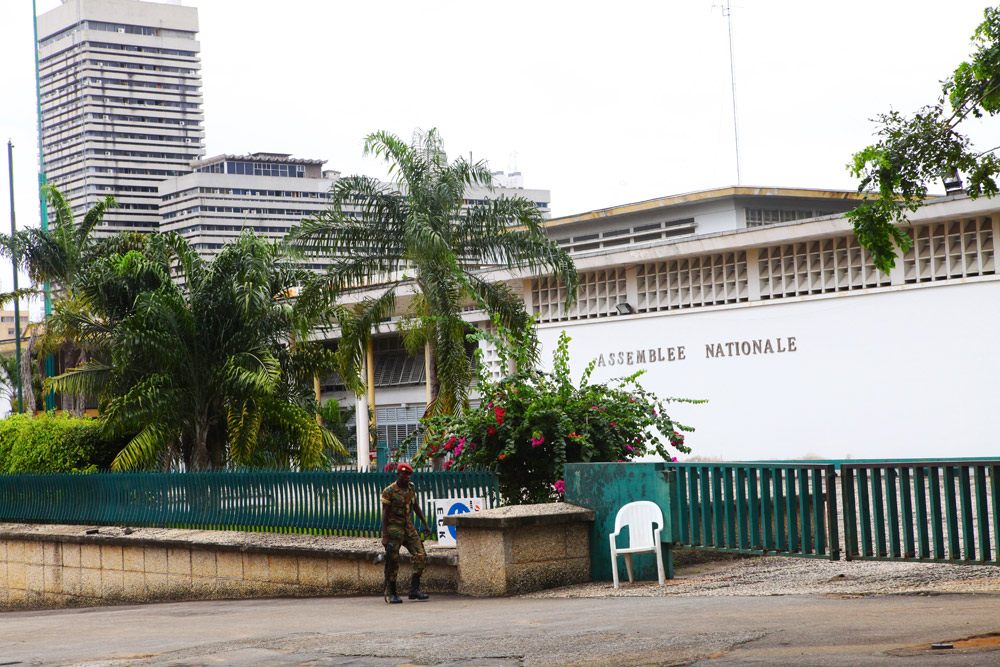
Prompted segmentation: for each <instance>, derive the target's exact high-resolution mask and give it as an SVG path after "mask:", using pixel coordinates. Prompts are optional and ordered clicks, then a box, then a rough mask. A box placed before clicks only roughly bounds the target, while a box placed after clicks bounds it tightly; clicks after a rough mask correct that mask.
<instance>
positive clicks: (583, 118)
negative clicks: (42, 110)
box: [0, 0, 1000, 290]
mask: <svg viewBox="0 0 1000 667" xmlns="http://www.w3.org/2000/svg"><path fill="white" fill-rule="evenodd" d="M719 1H720V0H716V2H719ZM58 4H59V1H58V0H38V10H39V12H40V13H41V12H44V11H46V10H48V9H50V8H52V7H55V6H57V5H58ZM183 4H185V5H189V6H195V7H197V8H198V9H199V16H200V23H201V33H200V35H199V39H200V42H201V53H202V75H203V83H204V89H203V90H204V100H205V127H206V141H207V154H208V155H215V154H219V153H247V152H253V151H275V152H285V153H292V154H294V155H296V156H298V157H306V158H320V159H325V160H327V165H326V167H327V168H328V169H336V170H338V171H341V172H343V173H345V174H349V173H367V174H371V175H374V176H382V175H384V172H383V171H382V169H381V167H380V165H379V164H378V163H376V162H374V161H373V160H371V159H364V158H363V157H362V155H361V147H362V142H363V138H364V136H365V135H366V134H367V133H369V132H372V131H375V130H388V131H391V132H394V133H396V134H399V135H400V136H402V137H404V138H408V137H409V136H410V135H411V133H412V131H413V130H414V128H417V127H420V128H424V129H428V128H431V127H437V128H438V129H439V130H440V131H441V133H442V135H443V137H444V140H445V147H446V149H447V150H448V152H449V155H451V156H455V155H457V154H459V153H461V154H465V155H468V154H469V153H470V152H471V154H472V155H473V157H474V158H476V159H487V160H489V162H490V164H491V166H492V167H493V168H494V169H502V170H505V171H509V170H511V169H513V168H515V167H516V168H517V169H519V170H520V171H522V172H523V174H524V183H525V186H526V187H529V188H542V189H548V190H550V191H551V196H552V211H553V213H554V215H556V216H562V215H570V214H574V213H579V212H583V211H588V210H592V209H596V208H603V207H608V206H614V205H618V204H624V203H628V202H634V201H641V200H644V199H651V198H654V197H660V196H666V195H670V194H677V193H682V192H688V191H692V190H700V189H706V188H715V187H721V186H727V185H731V184H735V183H736V182H737V176H736V161H735V157H734V139H733V108H732V98H731V84H730V60H729V41H728V23H727V19H726V18H725V17H724V16H723V14H722V12H721V11H720V8H719V7H718V6H713V3H712V1H711V0H673V1H670V2H666V1H663V0H659V1H656V2H653V1H650V2H632V1H628V0H622V1H620V2H616V3H609V2H601V3H596V2H583V1H577V2H573V3H569V2H537V1H536V2H522V1H519V0H508V1H506V2H502V3H497V2H490V3H486V2H469V1H465V2H458V1H447V2H445V1H442V2H430V1H426V0H409V1H407V2H395V1H368V2H329V0H284V1H283V2H276V1H275V0H267V1H264V0H184V2H183ZM983 7H984V5H983V4H982V3H980V2H971V1H968V0H952V1H951V2H948V3H942V2H936V3H931V2H925V1H922V0H916V1H914V0H910V1H907V2H902V1H893V2H882V1H879V0H875V1H872V0H868V1H866V2H860V1H855V0H841V1H840V2H835V3H834V2H829V3H820V2H803V1H802V0H796V1H792V0H737V2H736V4H735V5H734V7H733V10H732V11H733V37H734V52H735V70H736V93H737V106H738V114H739V135H740V153H741V164H742V183H743V184H744V185H759V186H786V187H811V188H830V189H851V188H853V187H855V183H854V181H853V180H852V179H851V178H850V176H849V175H848V173H847V172H846V169H845V164H846V163H847V161H848V160H849V158H850V156H851V153H852V152H853V151H856V150H858V149H860V148H862V147H863V146H864V145H866V144H867V143H870V142H871V139H872V131H873V127H874V126H873V125H872V123H870V122H869V120H868V119H869V118H871V117H873V116H874V115H875V114H877V113H880V112H884V111H888V110H889V109H890V108H896V109H898V110H901V111H911V110H914V109H916V108H918V107H919V106H921V105H923V104H926V103H929V102H931V101H933V100H934V98H935V97H936V95H937V94H938V92H939V90H940V89H939V85H938V81H939V80H940V79H942V78H944V77H946V76H948V75H949V74H950V72H951V71H952V70H953V69H954V67H955V65H957V64H958V63H959V62H960V61H961V60H963V59H965V58H966V57H967V55H968V53H969V38H970V36H971V34H972V32H973V30H974V29H975V27H976V25H978V24H979V23H980V21H981V20H982V10H983ZM0 12H2V13H0V58H2V63H3V68H2V70H0V76H2V80H0V91H2V93H0V99H2V100H3V101H2V103H0V130H2V138H3V139H6V138H8V137H9V138H11V139H12V140H13V142H14V145H15V162H16V166H15V183H16V203H17V219H18V226H27V225H33V224H37V219H38V205H37V198H36V196H35V194H34V190H33V188H34V183H35V181H36V176H35V169H36V161H35V156H36V152H37V138H36V130H35V128H36V125H35V123H36V120H35V88H34V60H33V58H34V56H33V50H32V44H33V42H32V25H31V23H32V22H31V2H30V0H3V2H2V9H0ZM972 134H973V136H974V137H975V138H976V139H977V144H981V145H982V146H983V147H984V148H987V147H992V146H995V145H997V144H1000V122H998V121H996V120H986V121H983V122H981V123H980V124H979V125H978V126H977V127H974V128H973V132H972ZM4 162H5V166H4V168H3V170H2V171H3V173H4V174H5V175H6V173H7V170H6V161H5V160H4ZM0 190H2V193H0V207H2V210H3V212H4V217H5V218H6V216H7V212H8V211H9V210H10V204H9V198H8V195H7V186H6V184H4V185H3V187H2V188H0ZM0 228H4V229H6V224H4V225H0ZM9 273H10V272H9V270H2V273H0V289H2V290H7V289H9V287H10V278H9Z"/></svg>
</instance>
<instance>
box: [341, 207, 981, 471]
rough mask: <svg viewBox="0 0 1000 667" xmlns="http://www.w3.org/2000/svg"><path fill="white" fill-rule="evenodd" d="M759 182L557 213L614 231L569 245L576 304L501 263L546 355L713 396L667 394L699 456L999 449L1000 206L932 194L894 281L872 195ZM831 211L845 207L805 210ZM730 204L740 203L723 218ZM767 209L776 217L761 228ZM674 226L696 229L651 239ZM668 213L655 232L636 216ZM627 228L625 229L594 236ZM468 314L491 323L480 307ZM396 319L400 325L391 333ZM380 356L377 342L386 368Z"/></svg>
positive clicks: (404, 394)
mask: <svg viewBox="0 0 1000 667" xmlns="http://www.w3.org/2000/svg"><path fill="white" fill-rule="evenodd" d="M744 190H749V189H746V188H735V189H734V188H724V189H719V190H712V191H706V192H702V193H692V194H689V195H682V196H679V197H667V198H663V199H658V200H653V201H650V202H642V203H639V204H633V205H628V206H624V207H617V208H616V209H607V210H604V211H593V212H589V213H585V214H581V215H579V216H570V217H568V218H560V219H555V220H552V221H551V222H550V225H549V234H550V236H551V237H552V238H554V239H557V240H558V239H563V238H567V236H568V237H569V238H571V239H573V238H574V237H576V236H584V235H586V234H588V233H595V232H594V231H593V230H594V229H596V230H597V231H596V233H598V234H600V236H597V237H596V238H591V239H583V240H582V242H580V243H577V242H576V241H571V243H573V244H575V246H576V247H573V248H570V250H571V252H572V254H573V257H574V260H575V262H576V265H577V269H578V271H579V275H580V291H579V292H578V295H577V299H576V302H575V303H574V305H572V306H570V307H567V306H566V303H567V302H566V294H565V291H564V290H562V288H561V287H560V286H559V285H556V284H554V283H553V282H552V281H551V280H550V279H549V278H548V277H545V276H540V277H529V276H525V277H521V278H519V277H514V278H513V279H511V278H510V277H509V276H503V275H502V274H496V276H495V279H497V280H509V281H510V284H511V286H512V287H514V288H515V289H516V290H518V291H519V292H520V293H521V294H522V295H523V298H524V300H525V303H526V306H527V307H528V310H529V312H531V313H533V314H534V315H535V316H536V317H537V318H538V334H539V338H540V340H541V343H542V360H543V362H549V361H550V360H551V353H552V351H553V350H554V349H555V347H556V344H557V341H558V338H559V335H560V334H561V333H562V332H566V333H567V334H568V335H569V336H570V338H571V343H570V348H569V349H570V355H571V365H572V371H573V374H574V376H578V375H579V374H580V373H581V372H582V371H583V369H584V367H585V366H586V365H587V364H588V363H591V362H594V363H595V369H594V373H593V376H592V378H593V380H595V381H605V380H608V381H610V380H613V379H614V378H617V377H623V376H626V375H630V374H631V373H634V372H635V371H637V370H644V371H645V373H644V375H643V376H642V378H641V383H642V384H643V386H644V387H645V388H647V389H649V390H652V391H654V392H655V393H656V394H658V395H659V396H661V397H670V396H679V397H685V398H701V399H708V403H705V404H701V405H689V404H684V403H678V404H674V405H673V406H672V408H671V416H673V417H675V418H676V419H678V420H679V421H681V422H682V423H685V424H688V425H690V426H693V427H695V428H696V431H695V432H694V433H692V434H691V435H690V436H689V437H688V439H687V442H688V444H690V445H691V446H692V448H693V449H694V452H693V453H694V454H695V455H701V456H707V457H717V458H720V459H729V460H740V459H744V460H756V459H792V458H801V457H808V456H818V457H826V458H890V457H893V458H900V457H922V458H927V457H935V456H937V457H941V458H949V457H956V456H968V457H975V456H987V455H995V453H996V451H995V449H996V448H995V445H994V444H993V435H992V434H994V433H995V432H996V431H997V429H998V428H1000V417H998V416H997V412H996V410H995V409H994V408H993V406H992V402H993V396H995V393H996V390H995V385H996V378H997V377H1000V355H998V354H996V352H995V349H994V347H995V345H994V343H993V338H994V337H995V331H996V330H997V328H998V327H1000V306H998V305H997V304H998V303H1000V278H998V276H997V272H996V258H995V240H996V238H997V236H998V234H1000V201H997V200H987V199H978V200H971V199H969V198H967V197H965V196H964V195H960V196H950V197H945V198H940V199H936V200H932V201H929V202H928V203H927V204H926V205H925V206H923V207H921V208H920V209H919V210H918V211H916V212H915V213H913V214H911V216H910V223H911V224H910V226H909V227H908V228H907V231H908V232H909V233H910V234H911V235H912V236H913V239H914V247H913V249H912V250H910V251H908V252H906V253H904V254H902V256H901V257H900V259H899V260H898V261H897V263H896V268H895V269H894V270H893V271H891V272H890V273H889V274H888V275H886V274H882V273H881V272H879V271H878V270H877V269H876V268H875V266H874V265H873V264H872V262H871V259H870V257H869V255H868V253H867V252H866V251H865V250H864V249H862V248H861V247H860V246H859V245H858V243H857V241H856V239H855V238H854V235H853V231H852V228H851V225H850V223H849V221H847V220H846V219H845V218H843V217H842V215H841V214H840V211H843V210H846V209H849V208H852V207H853V206H855V205H856V204H857V202H858V197H857V195H856V193H849V192H841V193H836V192H827V191H805V190H798V191H794V190H787V189H757V190H756V192H754V191H744ZM831 206H836V207H837V208H834V209H833V211H837V212H835V213H833V214H832V215H825V216H819V217H801V216H799V214H798V213H795V212H796V211H803V212H804V211H814V212H826V211H829V210H830V207H831ZM720 208H721V209H726V210H729V212H730V213H729V214H728V215H727V216H720V215H719V214H718V211H719V209H720ZM783 211H788V213H782V212H783ZM761 212H764V213H761ZM782 215H785V216H788V217H791V216H795V217H796V218H798V219H795V218H791V219H786V220H785V221H784V222H781V221H780V220H781V218H782ZM764 216H767V217H770V219H771V220H774V219H775V218H777V221H774V222H766V221H765V224H762V225H757V224H755V223H757V222H758V221H759V219H760V218H761V217H764ZM675 220H686V221H687V222H684V223H683V224H684V225H686V226H687V227H688V228H690V230H689V231H688V232H686V233H684V234H677V235H667V234H664V235H661V236H659V237H656V238H644V234H646V233H655V232H656V231H659V232H664V231H667V230H668V229H669V227H670V226H671V225H669V224H667V223H670V222H673V221H675ZM712 221H714V224H709V223H710V222H712ZM657 223H659V224H660V225H661V227H660V229H659V230H647V229H637V227H641V226H643V225H653V224H657ZM588 225H593V227H591V230H588V229H587V227H588ZM598 225H599V226H598ZM692 225H693V228H692ZM616 231H624V232H625V233H622V234H621V235H618V236H616V235H614V234H613V232H616ZM606 232H612V234H607V233H606ZM622 237H626V238H628V239H629V240H628V241H627V242H626V243H620V244H618V243H616V244H614V245H610V246H609V245H604V246H600V245H598V246H591V247H587V248H581V246H582V245H584V244H590V243H601V242H605V241H607V240H613V241H617V240H618V239H620V238H622ZM468 319H469V321H470V324H473V325H475V326H485V324H486V323H485V318H484V317H483V315H482V314H481V313H476V312H470V313H469V315H468ZM392 329H393V326H392V323H388V324H387V325H386V326H385V327H384V331H383V332H382V335H383V336H386V337H391V336H393V335H394V334H393V331H392ZM484 352H485V358H486V359H487V360H489V359H490V358H491V357H492V356H493V355H492V351H491V350H489V349H488V348H487V349H485V350H484ZM381 365H383V364H382V363H380V360H379V356H378V355H376V359H375V370H376V374H378V373H379V369H380V366H381ZM425 392H426V390H425V388H424V387H422V386H417V385H411V386H409V387H407V388H404V387H397V388H394V389H393V390H392V391H378V392H376V399H375V400H376V411H377V414H378V409H380V408H381V409H383V410H384V411H385V412H386V414H387V416H389V415H388V412H389V411H391V410H392V409H394V408H395V407H398V406H400V405H403V404H406V405H407V406H408V407H413V406H414V405H416V406H417V407H418V408H419V407H420V406H421V405H423V404H425V403H424V401H425V398H424V397H425V395H426V393H425ZM331 396H335V397H337V398H338V399H339V400H342V401H348V402H349V401H350V400H351V399H350V397H348V396H346V395H341V394H339V393H336V392H331ZM379 396H382V398H379ZM392 416H394V417H395V416H396V415H395V414H393V415H392ZM404 416H405V415H404ZM397 421H398V420H397ZM397 428H398V426H397ZM380 435H381V434H380Z"/></svg>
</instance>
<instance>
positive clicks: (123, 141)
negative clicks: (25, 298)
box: [38, 0, 204, 235]
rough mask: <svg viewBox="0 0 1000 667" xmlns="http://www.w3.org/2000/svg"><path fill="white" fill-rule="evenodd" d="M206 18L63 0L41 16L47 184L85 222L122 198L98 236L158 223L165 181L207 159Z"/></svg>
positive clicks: (103, 1) (129, 0) (121, 2)
mask: <svg viewBox="0 0 1000 667" xmlns="http://www.w3.org/2000/svg"><path fill="white" fill-rule="evenodd" d="M197 32H198V11H197V10H196V9H195V8H193V7H182V6H179V5H176V4H160V3H154V2H139V1H138V0H63V4H62V5H61V6H59V7H56V8H55V9H53V10H51V11H49V12H46V13H44V14H42V15H41V16H39V17H38V45H39V76H40V87H41V103H42V111H41V113H42V151H43V157H44V163H45V169H46V172H47V174H48V181H49V182H50V183H53V184H55V185H56V186H57V187H59V189H60V190H61V191H62V193H63V195H64V196H66V198H67V199H68V200H69V202H70V204H71V206H72V207H73V212H74V214H75V216H77V217H79V216H82V215H83V214H84V213H85V212H86V210H87V209H89V208H90V207H91V206H93V205H94V204H95V203H97V202H98V201H99V200H101V199H103V198H105V197H107V196H108V195H114V197H115V199H117V200H118V203H119V205H120V208H119V209H117V210H115V211H112V212H109V213H108V214H107V215H106V216H105V217H104V222H103V225H102V227H99V228H98V229H97V230H95V233H96V234H98V235H102V234H108V233H113V232H117V231H121V230H126V229H130V230H137V231H145V232H148V231H155V230H156V229H157V227H158V226H159V220H160V219H159V203H160V199H159V192H158V188H157V186H158V182H159V181H161V180H163V179H164V178H167V177H172V176H176V175H178V174H181V173H186V172H188V171H190V166H189V165H190V163H191V161H192V160H195V159H198V158H200V157H201V156H202V155H204V148H203V140H204V129H203V122H204V116H203V113H202V96H201V61H200V58H199V56H198V53H199V45H198V41H197V40H196V35H197Z"/></svg>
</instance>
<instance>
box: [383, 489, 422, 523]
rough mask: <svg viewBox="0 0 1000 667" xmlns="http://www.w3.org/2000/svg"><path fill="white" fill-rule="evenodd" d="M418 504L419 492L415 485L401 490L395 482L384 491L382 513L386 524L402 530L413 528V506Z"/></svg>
mask: <svg viewBox="0 0 1000 667" xmlns="http://www.w3.org/2000/svg"><path fill="white" fill-rule="evenodd" d="M416 502H417V492H416V491H414V490H413V483H412V482H411V483H410V485H409V486H408V487H407V488H406V489H401V488H399V486H397V485H396V483H395V482H393V483H392V484H390V485H389V486H387V487H385V490H383V491H382V513H383V516H385V518H386V524H387V525H388V526H389V527H390V528H391V527H393V526H396V527H400V528H413V506H414V505H415V504H416Z"/></svg>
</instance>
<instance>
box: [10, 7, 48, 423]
mask: <svg viewBox="0 0 1000 667" xmlns="http://www.w3.org/2000/svg"><path fill="white" fill-rule="evenodd" d="M31 21H32V24H33V26H34V31H35V44H34V47H35V102H36V105H37V111H38V205H39V207H40V209H41V222H42V231H46V230H48V228H49V206H48V202H46V201H45V183H46V181H47V179H46V176H45V146H44V144H43V143H42V83H41V76H42V72H41V70H40V69H39V68H38V10H37V9H36V8H35V0H31ZM42 289H43V290H44V291H45V319H46V320H47V319H48V318H49V315H51V314H52V295H51V290H50V289H49V284H48V283H45V284H44V285H43V287H42ZM19 333H20V332H19ZM18 340H20V336H19V337H18ZM55 374H56V360H55V357H53V356H52V355H51V354H49V355H46V357H45V376H46V377H52V376H54V375H55ZM55 408H56V395H55V394H54V393H53V392H51V391H50V392H48V393H47V394H45V409H46V410H55Z"/></svg>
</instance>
